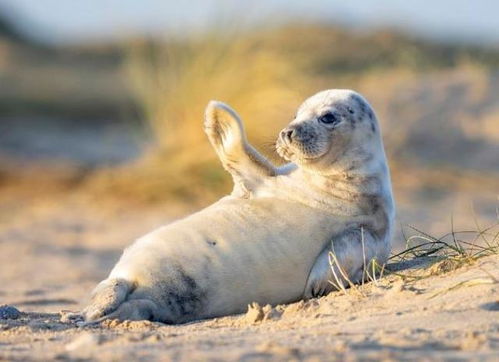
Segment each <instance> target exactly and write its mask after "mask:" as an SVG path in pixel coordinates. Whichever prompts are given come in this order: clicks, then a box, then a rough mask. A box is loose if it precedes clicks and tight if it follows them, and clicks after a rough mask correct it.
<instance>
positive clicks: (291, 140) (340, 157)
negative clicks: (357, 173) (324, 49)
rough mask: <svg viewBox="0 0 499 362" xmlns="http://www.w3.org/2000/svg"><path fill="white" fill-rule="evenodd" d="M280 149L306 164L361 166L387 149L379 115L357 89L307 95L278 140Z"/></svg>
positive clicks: (313, 165) (315, 166) (280, 153)
mask: <svg viewBox="0 0 499 362" xmlns="http://www.w3.org/2000/svg"><path fill="white" fill-rule="evenodd" d="M277 152H278V153H279V155H280V156H281V157H283V158H285V159H287V160H288V161H292V162H295V163H296V164H298V165H299V166H302V167H304V168H312V169H315V170H321V169H322V170H324V169H330V168H331V167H334V168H335V169H336V170H337V171H340V169H342V168H350V170H352V169H353V168H354V167H359V166H361V164H362V163H363V162H362V161H363V160H364V161H367V158H372V155H376V154H379V153H381V155H383V157H384V151H383V147H382V144H381V138H380V132H379V126H378V122H377V119H376V116H375V114H374V112H373V110H372V108H371V106H370V105H369V103H367V101H366V100H365V99H364V98H363V97H362V96H361V95H360V94H358V93H357V92H354V91H351V90H346V89H331V90H325V91H322V92H319V93H317V94H315V95H314V96H312V97H310V98H308V99H307V100H306V101H305V102H304V103H303V104H302V105H301V106H300V108H299V109H298V112H297V114H296V117H295V119H294V120H293V121H292V122H291V123H290V124H289V125H288V126H287V127H286V128H284V129H283V130H282V131H281V132H280V134H279V138H278V140H277Z"/></svg>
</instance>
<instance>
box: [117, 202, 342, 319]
mask: <svg viewBox="0 0 499 362" xmlns="http://www.w3.org/2000/svg"><path fill="white" fill-rule="evenodd" d="M338 227H341V224H340V223H339V222H337V221H335V220H333V218H332V217H331V215H326V214H325V213H324V212H323V211H320V210H315V209H312V208H309V207H307V206H304V205H301V204H297V203H292V202H286V201H283V200H278V201H277V200H275V199H270V198H267V199H265V198H263V199H254V200H246V199H231V198H225V199H222V200H220V201H219V202H217V203H215V204H214V205H212V206H210V207H208V208H207V209H204V210H202V211H200V212H198V213H196V214H193V215H191V216H189V217H187V218H185V219H182V220H179V221H177V222H174V223H172V224H170V225H168V226H165V227H161V228H159V229H157V230H155V231H153V232H152V233H150V234H148V235H146V236H144V237H143V238H141V239H139V240H137V241H136V242H135V243H134V244H133V245H132V246H130V247H129V248H128V249H127V250H125V253H124V254H123V256H122V258H121V260H120V261H119V262H118V264H117V265H116V267H115V268H114V269H113V271H112V272H111V276H112V277H122V278H126V279H128V280H133V281H135V282H136V283H137V285H139V286H144V287H147V288H151V289H154V288H161V287H164V286H165V285H174V286H176V287H177V288H178V289H179V290H184V289H186V288H192V287H193V286H192V285H191V286H188V285H185V284H186V282H185V280H191V281H192V283H195V287H196V288H199V290H200V295H202V296H203V298H204V300H205V301H204V303H203V307H202V308H201V309H202V310H200V311H199V313H200V315H198V316H197V317H198V318H202V317H212V316H217V315H223V314H229V313H236V312H241V311H243V310H244V308H246V305H247V304H248V303H250V302H252V301H256V302H259V303H270V304H278V303H287V302H291V301H294V300H297V299H299V298H300V297H301V296H302V293H303V289H304V287H305V284H306V281H307V277H308V273H309V271H310V269H311V267H312V265H313V263H314V261H315V258H316V257H317V255H318V254H319V253H320V251H321V250H322V248H323V247H324V245H325V243H327V242H328V241H329V240H330V239H331V236H332V235H333V233H334V231H335V230H337V229H338ZM180 270H181V272H179V271H180ZM187 284H188V283H187ZM193 285H194V284H193Z"/></svg>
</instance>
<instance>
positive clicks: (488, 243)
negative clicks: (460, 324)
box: [329, 215, 499, 298]
mask: <svg viewBox="0 0 499 362" xmlns="http://www.w3.org/2000/svg"><path fill="white" fill-rule="evenodd" d="M498 217H499V215H498ZM475 225H476V229H475V230H463V231H455V230H454V225H453V223H452V221H451V231H450V232H449V233H446V234H445V235H442V236H441V237H435V236H432V235H430V234H428V233H426V232H424V231H421V230H419V229H417V228H415V227H414V226H409V227H410V228H411V229H412V230H413V231H415V232H416V233H415V234H414V235H412V236H410V237H406V247H405V249H404V250H403V251H402V252H399V253H397V254H394V255H392V256H391V257H390V258H389V260H388V264H383V265H381V264H380V263H379V262H378V261H377V260H376V259H372V260H366V257H365V253H364V272H363V278H362V281H361V285H358V284H356V283H355V282H353V281H352V280H351V278H350V277H349V275H348V274H347V272H346V271H345V269H344V268H343V267H342V266H341V264H340V262H339V261H338V258H337V257H336V255H335V253H334V252H330V253H329V265H330V268H331V271H332V274H333V278H332V280H330V281H329V282H330V283H331V285H333V287H334V288H335V289H336V290H338V291H341V292H343V294H354V295H357V296H361V297H362V296H366V294H365V292H364V289H363V288H362V286H363V285H364V283H365V282H372V283H373V284H374V285H375V286H378V283H379V280H380V279H381V278H382V277H383V276H384V275H393V276H395V277H398V278H400V279H402V281H403V282H404V283H410V282H414V281H417V280H421V279H424V278H428V277H431V276H435V275H441V274H445V273H448V272H451V271H454V270H457V269H459V268H461V267H463V266H465V265H470V264H473V263H475V262H476V261H477V260H478V259H480V258H483V257H487V256H491V255H497V256H499V222H497V223H494V224H492V225H490V226H487V227H485V228H482V227H481V226H480V225H479V223H478V221H477V220H476V218H475ZM362 236H363V230H362ZM362 249H363V251H364V240H363V238H362ZM494 283H499V280H497V278H496V277H495V276H493V275H488V277H486V278H478V279H472V280H466V281H463V282H461V283H459V284H457V285H454V286H452V287H451V288H449V289H446V290H441V291H438V292H437V293H434V294H433V295H432V296H431V297H430V298H434V297H436V296H437V295H440V294H442V293H445V292H447V291H448V290H453V289H457V288H461V287H467V286H474V285H479V284H494Z"/></svg>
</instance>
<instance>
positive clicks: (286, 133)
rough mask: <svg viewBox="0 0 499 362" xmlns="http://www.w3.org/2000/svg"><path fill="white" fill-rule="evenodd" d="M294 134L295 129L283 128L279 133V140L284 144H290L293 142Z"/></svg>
mask: <svg viewBox="0 0 499 362" xmlns="http://www.w3.org/2000/svg"><path fill="white" fill-rule="evenodd" d="M294 134H295V129H294V128H284V129H283V130H282V131H281V134H280V135H281V138H282V140H283V141H285V142H286V143H291V142H292V140H293V136H294Z"/></svg>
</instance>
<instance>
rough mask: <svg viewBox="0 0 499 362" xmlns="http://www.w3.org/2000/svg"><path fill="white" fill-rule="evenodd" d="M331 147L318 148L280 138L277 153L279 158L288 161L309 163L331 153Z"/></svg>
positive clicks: (311, 144)
mask: <svg viewBox="0 0 499 362" xmlns="http://www.w3.org/2000/svg"><path fill="white" fill-rule="evenodd" d="M330 148H331V145H328V146H327V147H318V145H317V144H316V143H311V142H306V143H303V142H296V141H293V142H292V143H291V142H287V141H286V140H285V139H282V138H281V137H279V138H278V139H277V142H276V151H277V154H278V155H279V156H281V157H282V158H284V159H285V160H287V161H291V162H301V163H308V162H313V161H316V160H319V159H320V158H322V157H323V156H324V155H326V154H327V153H328V152H329V149H330Z"/></svg>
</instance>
